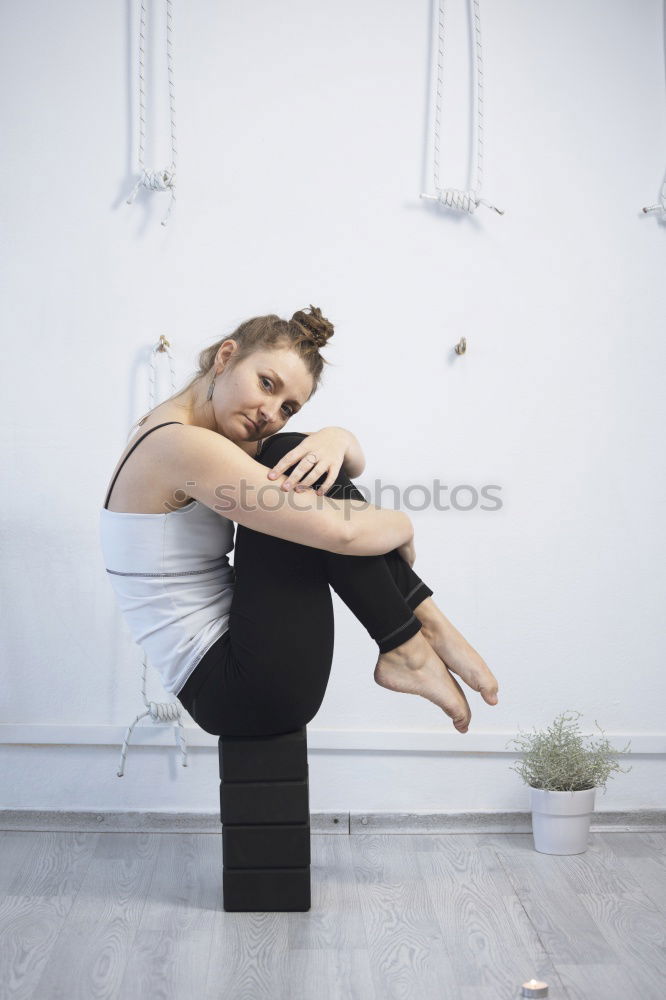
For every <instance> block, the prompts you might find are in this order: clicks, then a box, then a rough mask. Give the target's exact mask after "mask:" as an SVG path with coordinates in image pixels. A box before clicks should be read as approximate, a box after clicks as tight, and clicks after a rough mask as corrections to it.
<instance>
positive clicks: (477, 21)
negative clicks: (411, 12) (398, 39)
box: [421, 0, 504, 215]
mask: <svg viewBox="0 0 666 1000" xmlns="http://www.w3.org/2000/svg"><path fill="white" fill-rule="evenodd" d="M467 2H468V5H469V16H470V21H471V25H472V32H473V36H474V56H475V58H473V59H472V74H473V77H474V82H475V87H474V113H475V116H476V133H475V139H476V141H475V149H474V174H473V177H471V176H470V178H469V181H470V182H471V183H472V187H471V188H469V189H468V190H464V191H463V190H460V189H458V188H444V187H442V185H441V183H440V176H439V170H440V163H439V161H440V137H441V132H442V92H443V89H444V38H445V32H444V24H445V13H446V11H445V0H439V2H438V8H439V14H438V26H437V27H438V37H437V83H436V94H435V118H434V127H433V131H434V138H433V187H434V190H435V191H436V194H434V195H431V194H426V193H422V194H421V198H429V199H430V200H431V201H436V202H438V203H439V204H440V205H445V206H446V207H447V208H453V209H456V210H458V211H460V212H466V213H467V214H468V215H473V214H474V212H475V210H476V209H477V208H478V206H479V205H486V206H487V207H488V208H492V209H493V211H495V212H497V214H498V215H504V212H503V211H502V210H500V209H499V208H496V207H495V206H494V205H491V204H489V202H487V201H485V200H484V199H483V198H481V197H480V191H481V186H482V184H483V155H484V138H483V117H484V109H483V101H484V98H483V86H484V85H483V50H482V46H481V16H480V13H479V0H467Z"/></svg>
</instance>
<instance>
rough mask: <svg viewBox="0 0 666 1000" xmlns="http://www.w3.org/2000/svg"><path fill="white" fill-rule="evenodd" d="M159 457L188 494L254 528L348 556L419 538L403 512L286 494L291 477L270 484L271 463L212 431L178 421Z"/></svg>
mask: <svg viewBox="0 0 666 1000" xmlns="http://www.w3.org/2000/svg"><path fill="white" fill-rule="evenodd" d="M155 447H156V450H157V451H158V457H159V460H160V462H161V463H162V467H163V468H164V469H165V470H167V469H168V470H169V478H170V480H171V482H172V484H173V493H174V495H175V494H176V492H177V491H181V492H182V493H184V494H186V495H187V496H191V497H194V499H195V500H199V501H200V502H201V503H203V504H205V505H206V506H207V507H210V508H211V510H214V511H215V513H216V514H220V515H221V516H222V517H227V518H229V519H230V520H232V521H236V522H237V523H238V524H242V525H244V526H246V527H248V528H252V529H253V530H254V531H259V532H263V533H264V534H267V535H274V536H275V537H276V538H283V539H285V540H286V541H289V542H298V543H300V544H301V545H311V546H313V547H314V548H318V549H325V550H326V551H328V552H338V553H341V554H344V555H358V556H374V555H383V554H384V553H385V552H390V551H392V550H393V549H395V548H399V547H400V546H401V545H404V544H405V543H406V542H408V541H409V540H410V539H411V538H413V534H414V532H413V527H412V522H411V520H410V518H409V517H408V516H407V514H405V513H404V512H403V511H400V510H391V509H390V508H386V509H383V508H381V507H377V506H376V505H374V504H370V503H367V502H366V501H361V500H335V499H333V498H332V497H326V496H317V495H316V494H315V493H314V492H313V491H312V490H306V491H305V492H303V493H295V492H294V491H288V492H285V491H284V490H282V489H281V486H282V483H283V482H284V481H285V479H286V476H284V475H280V476H279V477H278V479H276V480H274V481H273V482H267V481H266V466H265V465H262V464H261V463H260V462H257V461H255V459H253V458H251V457H250V456H249V455H247V454H246V453H245V452H244V451H243V450H242V449H241V448H238V447H237V446H236V445H235V444H234V442H233V441H229V439H228V438H225V437H224V436H223V435H221V434H216V433H215V432H214V431H209V430H206V429H205V428H204V427H193V426H188V425H181V424H173V425H172V426H171V427H169V428H168V429H167V428H165V433H164V434H162V435H160V438H159V442H157V441H156V442H155Z"/></svg>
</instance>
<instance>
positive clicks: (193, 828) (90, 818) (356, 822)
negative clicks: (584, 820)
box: [0, 809, 666, 836]
mask: <svg viewBox="0 0 666 1000" xmlns="http://www.w3.org/2000/svg"><path fill="white" fill-rule="evenodd" d="M11 830H19V831H24V832H47V831H52V832H79V831H81V832H88V831H92V830H96V831H98V832H99V833H139V832H143V833H209V834H217V835H220V836H221V832H222V825H221V823H220V814H219V813H185V812H180V813H173V812H83V811H81V812H75V811H71V812H64V811H58V810H41V809H6V810H0V831H11ZM310 830H311V832H312V833H313V834H317V833H326V834H347V835H349V834H352V835H366V834H377V833H381V834H443V833H450V834H455V833H531V832H532V817H531V813H529V812H463V813H431V812H420V813H372V812H316V813H311V814H310ZM663 830H666V810H663V809H637V810H625V811H618V812H595V813H594V814H593V816H592V822H591V824H590V831H591V832H593V833H629V832H650V831H663Z"/></svg>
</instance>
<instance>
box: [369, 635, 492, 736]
mask: <svg viewBox="0 0 666 1000" xmlns="http://www.w3.org/2000/svg"><path fill="white" fill-rule="evenodd" d="M374 677H375V681H376V682H377V684H379V685H381V687H385V688H388V689H389V690H390V691H402V692H404V693H405V694H420V695H421V696H422V697H423V698H427V699H428V700H429V701H433V702H434V703H435V705H439V707H440V708H442V709H443V710H444V711H445V712H446V714H447V715H448V716H450V718H451V719H452V720H453V725H454V726H455V728H456V729H457V730H458V731H459V732H461V733H466V732H467V730H468V728H469V723H470V719H471V718H472V713H471V711H470V707H469V704H468V703H467V699H466V698H465V695H464V692H463V690H462V688H461V687H460V685H459V684H458V681H457V680H456V679H455V678H454V677H452V676H451V674H450V673H449V672H448V670H447V669H446V664H444V663H442V661H441V659H440V658H439V656H438V655H437V653H436V651H435V650H434V649H433V648H432V646H431V645H430V644H429V643H428V642H427V641H426V639H425V638H424V636H423V635H422V634H421V632H417V633H416V635H413V636H412V638H411V639H408V640H407V642H403V644H402V645H401V646H397V647H396V648H395V649H392V650H391V651H390V652H388V653H380V655H379V659H378V660H377V666H376V667H375V673H374Z"/></svg>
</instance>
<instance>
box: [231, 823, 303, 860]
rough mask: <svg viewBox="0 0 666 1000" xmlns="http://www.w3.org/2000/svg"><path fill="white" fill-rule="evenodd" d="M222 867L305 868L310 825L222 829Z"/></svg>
mask: <svg viewBox="0 0 666 1000" xmlns="http://www.w3.org/2000/svg"><path fill="white" fill-rule="evenodd" d="M222 844H223V851H224V867H225V868H305V867H306V865H309V864H310V824H309V823H298V824H296V823H293V824H292V823H283V824H282V825H281V826H268V825H267V824H266V825H262V826H229V825H227V824H225V825H224V826H223V828H222Z"/></svg>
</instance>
